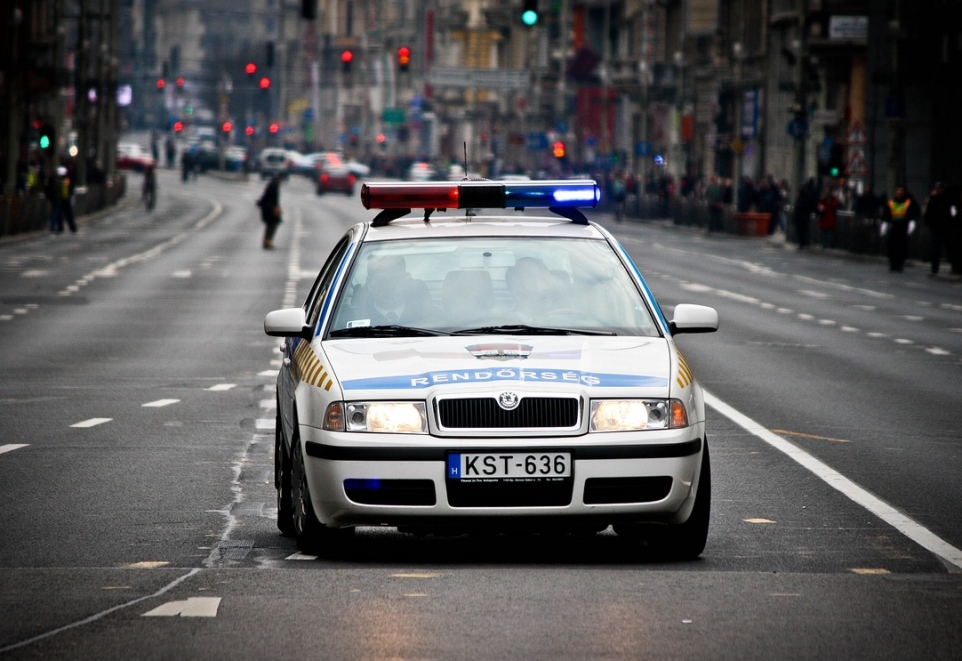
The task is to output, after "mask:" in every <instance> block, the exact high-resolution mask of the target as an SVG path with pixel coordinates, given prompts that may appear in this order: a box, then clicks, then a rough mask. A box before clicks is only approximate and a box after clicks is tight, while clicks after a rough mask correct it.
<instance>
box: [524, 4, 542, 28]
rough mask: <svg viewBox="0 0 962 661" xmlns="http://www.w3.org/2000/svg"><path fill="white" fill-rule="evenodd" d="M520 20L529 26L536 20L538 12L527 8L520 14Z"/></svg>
mask: <svg viewBox="0 0 962 661" xmlns="http://www.w3.org/2000/svg"><path fill="white" fill-rule="evenodd" d="M521 22H522V23H524V24H525V25H527V26H528V27H529V28H530V27H531V26H532V25H534V24H535V23H537V22H538V12H536V11H533V10H531V9H529V10H527V11H526V12H524V13H523V14H521Z"/></svg>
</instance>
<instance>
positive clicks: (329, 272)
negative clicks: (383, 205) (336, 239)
mask: <svg viewBox="0 0 962 661" xmlns="http://www.w3.org/2000/svg"><path fill="white" fill-rule="evenodd" d="M350 245H351V243H350V237H344V238H343V239H341V242H340V243H339V244H337V247H336V248H334V250H333V251H331V254H330V256H329V257H328V258H327V262H325V263H324V267H323V268H321V272H320V273H319V274H318V276H317V280H315V281H314V286H313V287H311V293H310V294H309V295H308V297H307V301H306V302H305V303H304V311H305V312H307V323H308V325H310V326H314V325H315V324H316V323H317V318H318V317H319V316H320V314H321V308H322V307H323V306H324V298H325V297H326V296H327V291H328V289H330V287H331V283H332V282H333V281H334V276H335V275H336V274H337V268H338V266H340V264H341V260H343V259H344V255H345V253H346V252H347V249H348V247H349V246H350Z"/></svg>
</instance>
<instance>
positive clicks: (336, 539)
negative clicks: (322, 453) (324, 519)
mask: <svg viewBox="0 0 962 661" xmlns="http://www.w3.org/2000/svg"><path fill="white" fill-rule="evenodd" d="M292 446H293V453H292V454H293V461H292V468H293V470H292V472H291V501H292V505H293V507H294V517H293V523H294V538H295V539H296V540H297V548H298V550H299V551H301V552H302V553H308V554H311V555H324V556H328V557H331V556H337V555H339V554H340V553H342V552H343V551H345V550H346V547H347V545H348V543H349V542H350V541H351V539H352V538H353V537H354V528H341V529H337V528H329V527H327V526H325V525H324V524H323V523H321V522H320V521H318V520H317V515H316V514H314V506H313V505H312V504H311V492H310V487H308V485H307V470H306V467H305V465H304V455H303V452H302V451H301V443H300V439H299V438H297V432H296V431H295V434H294V442H293V443H292Z"/></svg>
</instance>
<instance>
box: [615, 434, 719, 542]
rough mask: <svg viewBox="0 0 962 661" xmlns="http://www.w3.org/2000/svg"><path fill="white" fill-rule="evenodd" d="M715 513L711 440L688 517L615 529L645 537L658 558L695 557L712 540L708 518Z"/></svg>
mask: <svg viewBox="0 0 962 661" xmlns="http://www.w3.org/2000/svg"><path fill="white" fill-rule="evenodd" d="M710 514H711V461H710V460H709V457H708V441H707V439H706V441H705V447H704V450H703V451H702V456H701V474H700V476H699V478H698V491H697V493H696V494H695V506H694V507H693V508H692V510H691V515H689V517H688V520H687V521H685V522H684V523H680V524H677V525H668V526H666V525H656V524H634V523H629V524H619V525H616V526H615V527H614V528H615V532H616V533H618V535H619V536H624V537H627V538H628V539H639V538H640V539H643V540H645V542H647V544H648V548H649V549H650V551H651V552H652V554H653V555H655V556H656V557H658V558H663V559H665V560H694V559H695V558H697V557H698V556H699V555H701V553H702V551H704V550H705V544H706V543H707V541H708V520H709V516H710Z"/></svg>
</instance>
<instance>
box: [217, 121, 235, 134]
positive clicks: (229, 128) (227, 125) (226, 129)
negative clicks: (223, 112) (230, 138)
mask: <svg viewBox="0 0 962 661" xmlns="http://www.w3.org/2000/svg"><path fill="white" fill-rule="evenodd" d="M233 129H234V125H233V124H231V123H230V122H229V121H228V122H224V123H223V124H221V125H220V130H221V131H223V132H224V134H225V135H226V134H228V133H230V132H231V131H232V130H233Z"/></svg>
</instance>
